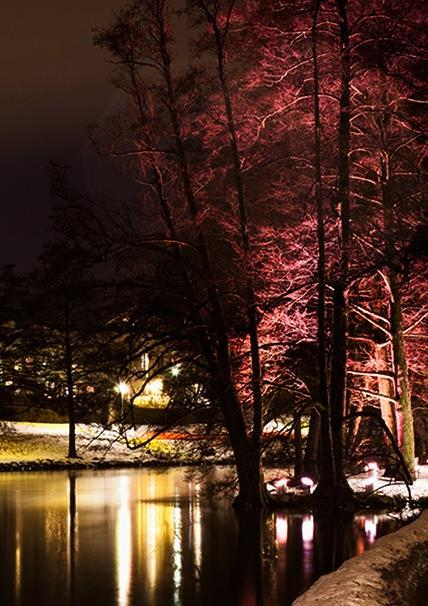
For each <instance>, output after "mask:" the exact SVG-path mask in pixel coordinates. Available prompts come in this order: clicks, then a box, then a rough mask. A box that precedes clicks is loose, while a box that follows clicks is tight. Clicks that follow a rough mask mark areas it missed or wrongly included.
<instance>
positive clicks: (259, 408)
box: [199, 0, 263, 465]
mask: <svg viewBox="0 0 428 606" xmlns="http://www.w3.org/2000/svg"><path fill="white" fill-rule="evenodd" d="M199 5H200V7H201V9H202V10H203V12H204V13H205V16H206V18H207V20H208V22H209V24H210V26H211V28H212V32H213V35H214V40H215V48H216V56H217V70H218V79H219V83H220V88H221V92H222V96H223V101H224V107H225V112H226V119H227V129H228V135H229V144H230V149H231V154H232V164H233V175H234V180H235V188H236V195H237V200H238V215H239V219H240V225H241V241H242V250H243V253H244V264H245V270H246V284H245V291H246V292H245V295H246V312H247V317H248V332H249V336H250V355H251V389H252V394H253V407H254V415H253V431H252V439H253V450H254V454H253V456H254V457H255V458H256V459H257V461H258V462H259V463H258V464H259V465H260V456H261V434H262V429H263V403H262V391H261V366H260V352H259V338H258V331H257V301H256V293H255V288H254V280H253V276H252V269H251V267H250V264H249V263H250V260H249V255H250V251H251V244H250V234H249V227H248V209H247V201H246V199H245V191H244V183H243V178H242V172H241V158H240V153H239V146H238V140H237V136H236V127H235V119H234V115H233V106H232V97H231V93H230V88H229V84H228V80H227V76H226V70H225V51H224V44H225V41H226V37H227V35H228V26H227V24H226V25H225V26H224V28H223V29H222V30H221V29H220V25H219V22H218V15H217V13H216V12H215V9H213V11H212V12H211V11H210V10H209V8H208V5H207V3H206V2H204V1H202V0H201V1H200V2H199ZM232 6H233V3H231V4H230V10H232ZM229 16H230V13H229V14H228V15H227V19H228V18H229Z"/></svg>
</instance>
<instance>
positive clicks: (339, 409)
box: [312, 0, 352, 508]
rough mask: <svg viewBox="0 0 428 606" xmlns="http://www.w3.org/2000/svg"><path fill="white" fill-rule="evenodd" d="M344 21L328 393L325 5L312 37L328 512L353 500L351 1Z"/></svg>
mask: <svg viewBox="0 0 428 606" xmlns="http://www.w3.org/2000/svg"><path fill="white" fill-rule="evenodd" d="M337 5H338V10H339V15H340V38H341V47H342V54H341V68H342V84H341V92H342V94H341V99H340V122H339V157H338V173H339V191H338V195H339V201H340V204H341V238H342V242H341V245H342V248H341V265H340V269H339V276H338V279H337V280H336V282H335V283H334V295H333V327H332V330H333V338H332V360H331V371H330V393H328V382H327V376H328V370H327V347H326V322H325V275H326V269H325V234H324V208H323V197H322V189H321V186H322V181H321V142H320V141H321V139H320V137H321V126H320V111H319V78H318V56H317V31H316V30H317V21H318V12H319V6H320V3H317V7H316V12H315V17H314V22H313V31H312V44H313V64H314V118H315V120H314V122H315V129H314V132H315V175H316V178H315V194H316V201H317V235H318V309H317V317H318V348H319V354H318V356H319V362H318V363H319V381H320V386H319V388H320V402H321V436H322V465H321V468H320V478H319V482H318V486H317V489H316V493H315V494H316V497H317V498H318V500H319V501H320V502H322V503H323V505H325V506H326V507H327V508H329V507H337V506H340V505H341V504H342V503H343V502H346V501H348V500H349V499H351V497H352V491H351V489H350V487H349V485H348V483H347V482H346V478H345V475H344V470H343V437H342V418H343V416H344V407H345V389H346V354H347V337H348V315H347V314H348V310H347V300H346V287H347V279H348V269H349V247H350V224H349V223H350V221H349V161H348V154H349V137H350V121H349V118H350V115H349V112H350V96H349V82H350V58H349V34H348V24H347V13H346V0H338V2H337Z"/></svg>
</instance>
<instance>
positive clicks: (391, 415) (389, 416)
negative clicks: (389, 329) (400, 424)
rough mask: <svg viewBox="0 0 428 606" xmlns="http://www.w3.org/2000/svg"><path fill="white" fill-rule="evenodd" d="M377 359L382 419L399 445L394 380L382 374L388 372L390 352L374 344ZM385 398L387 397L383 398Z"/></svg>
mask: <svg viewBox="0 0 428 606" xmlns="http://www.w3.org/2000/svg"><path fill="white" fill-rule="evenodd" d="M374 349H375V359H376V371H377V372H378V373H379V375H378V379H377V382H378V389H379V403H380V411H381V415H382V419H383V420H384V421H385V425H386V426H387V427H388V429H389V431H390V432H391V433H392V435H393V436H394V438H395V440H396V442H397V444H398V439H397V437H398V434H397V410H396V406H395V404H394V403H393V402H391V399H394V395H395V393H394V392H395V390H394V380H393V377H390V376H387V375H385V376H382V374H384V373H386V372H387V371H388V368H389V365H390V361H389V360H388V352H387V349H386V348H385V347H381V346H379V345H378V344H376V343H375V344H374ZM382 396H385V397H382Z"/></svg>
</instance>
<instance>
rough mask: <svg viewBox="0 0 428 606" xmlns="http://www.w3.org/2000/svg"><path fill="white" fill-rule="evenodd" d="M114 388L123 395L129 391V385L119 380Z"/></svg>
mask: <svg viewBox="0 0 428 606" xmlns="http://www.w3.org/2000/svg"><path fill="white" fill-rule="evenodd" d="M116 390H117V392H118V393H120V395H121V396H125V395H126V394H127V393H129V385H127V384H126V383H124V382H123V381H120V383H119V384H118V385H117V386H116Z"/></svg>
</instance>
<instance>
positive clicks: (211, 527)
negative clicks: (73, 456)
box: [0, 469, 395, 606]
mask: <svg viewBox="0 0 428 606" xmlns="http://www.w3.org/2000/svg"><path fill="white" fill-rule="evenodd" d="M223 473H224V472H223V471H213V472H211V475H210V476H207V477H206V478H205V479H204V480H201V479H200V478H199V479H196V478H193V480H191V479H190V478H189V477H187V475H186V470H184V469H168V470H165V471H163V470H162V471H159V470H148V469H144V470H120V471H111V470H109V471H99V472H86V471H85V472H49V473H36V472H32V473H20V474H18V473H3V474H0V604H1V605H2V606H12V605H13V606H18V605H19V606H33V605H36V604H43V605H44V606H62V605H70V606H96V605H98V604H100V605H101V604H102V605H103V606H137V605H138V606H169V605H172V606H178V605H184V606H196V605H200V606H202V605H203V606H214V605H216V606H219V605H220V606H253V605H254V606H256V605H257V606H262V605H263V606H286V605H287V604H290V603H291V601H292V600H293V599H294V598H295V597H296V596H297V595H299V594H300V593H302V591H304V589H305V588H307V587H308V586H309V585H310V584H311V583H312V582H313V581H314V580H315V579H316V578H317V577H318V576H319V575H320V574H324V573H325V572H328V571H329V570H331V569H333V568H334V567H337V566H338V565H339V564H340V563H341V562H342V561H343V559H345V558H346V557H350V556H352V555H354V554H356V553H362V552H363V551H364V550H365V549H367V548H368V547H369V546H370V545H371V544H372V543H373V541H374V539H375V537H376V536H380V535H381V534H384V533H385V532H389V531H391V530H394V529H395V527H394V525H393V524H394V522H392V521H390V520H387V519H382V518H379V517H376V516H371V517H368V516H367V517H361V518H357V519H356V520H355V521H354V523H353V524H350V525H349V526H344V525H343V524H340V525H337V526H336V527H334V528H333V527H331V526H330V527H322V526H320V525H319V524H317V523H315V522H314V519H313V518H312V516H309V515H305V516H303V515H286V514H285V513H282V512H278V513H276V514H272V515H270V516H269V517H268V518H267V519H266V520H260V519H257V520H255V519H245V518H244V519H243V518H241V519H240V518H238V517H237V516H236V515H235V513H234V511H233V510H232V508H231V506H230V501H229V500H228V499H227V498H224V497H223V498H219V497H217V498H213V497H210V496H209V490H208V488H209V486H210V485H212V483H213V481H214V480H216V479H221V474H223Z"/></svg>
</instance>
